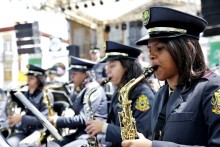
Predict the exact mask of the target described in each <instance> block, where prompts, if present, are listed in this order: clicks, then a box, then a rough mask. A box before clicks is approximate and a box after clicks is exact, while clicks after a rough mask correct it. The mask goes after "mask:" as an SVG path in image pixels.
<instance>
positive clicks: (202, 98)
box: [122, 7, 220, 147]
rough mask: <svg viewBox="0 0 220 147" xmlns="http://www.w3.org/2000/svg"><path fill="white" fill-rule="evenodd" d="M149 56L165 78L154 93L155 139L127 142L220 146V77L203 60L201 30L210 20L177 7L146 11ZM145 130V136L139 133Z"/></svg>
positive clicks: (126, 146)
mask: <svg viewBox="0 0 220 147" xmlns="http://www.w3.org/2000/svg"><path fill="white" fill-rule="evenodd" d="M143 23H144V24H145V28H146V29H147V30H148V34H147V35H146V36H144V37H143V38H142V39H140V40H139V41H138V42H137V45H147V46H148V50H149V58H150V60H151V64H152V65H153V66H157V67H158V69H157V70H156V71H155V74H156V76H157V78H158V79H159V80H166V84H165V85H164V86H163V87H161V88H160V89H159V91H158V93H157V94H156V97H155V104H154V107H153V110H152V111H153V113H152V131H153V134H154V135H153V141H151V140H148V139H146V138H144V137H143V136H142V135H140V137H139V139H137V140H126V141H124V142H123V143H122V146H123V147H167V146H169V147H183V146H184V147H186V146H209V147H210V146H215V147H217V146H220V135H219V134H220V123H219V122H220V103H219V102H220V82H219V81H220V77H219V76H217V75H216V74H215V73H213V72H212V71H210V70H209V69H208V68H207V66H206V65H205V60H204V55H203V53H202V49H201V46H200V44H199V36H200V33H202V32H203V31H204V30H205V28H206V26H207V22H206V21H205V20H204V19H202V18H200V17H197V16H193V15H190V14H187V13H184V12H181V11H178V10H174V9H171V8H166V7H150V8H149V9H147V10H146V11H144V13H143ZM141 136H142V137H141Z"/></svg>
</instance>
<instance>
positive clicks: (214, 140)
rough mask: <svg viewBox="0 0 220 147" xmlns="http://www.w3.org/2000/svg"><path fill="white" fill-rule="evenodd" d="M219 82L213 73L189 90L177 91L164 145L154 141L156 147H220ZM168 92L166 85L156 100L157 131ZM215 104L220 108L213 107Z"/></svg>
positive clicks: (154, 119)
mask: <svg viewBox="0 0 220 147" xmlns="http://www.w3.org/2000/svg"><path fill="white" fill-rule="evenodd" d="M219 81H220V78H219V77H218V76H217V75H216V74H214V73H209V74H207V75H206V76H205V77H203V78H201V79H199V80H197V81H194V82H192V83H191V85H190V87H189V88H187V89H183V88H182V87H179V88H177V89H176V90H175V91H174V92H173V94H172V95H171V97H170V98H169V100H168V103H167V108H166V124H165V127H164V134H163V136H162V141H156V140H154V141H153V144H152V147H168V146H169V147H180V146H184V145H185V146H187V145H188V146H193V145H198V146H220V135H219V134H220V113H219V114H217V112H218V110H219V109H220V107H219V106H220V103H219V102H220V97H219V94H220V92H216V91H217V90H219V89H220V82H219ZM167 91H168V85H165V86H163V87H162V88H161V89H160V90H159V91H158V93H157V95H156V97H155V105H154V107H153V117H152V129H153V130H154V128H155V125H156V123H157V118H158V116H159V113H160V112H161V109H162V105H163V102H164V99H165V97H166V93H167ZM215 95H216V96H215ZM213 100H216V101H218V104H217V103H216V105H213V104H212V103H213ZM217 107H218V108H217ZM219 112H220V110H219ZM185 146H184V147H185Z"/></svg>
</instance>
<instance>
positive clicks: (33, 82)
mask: <svg viewBox="0 0 220 147" xmlns="http://www.w3.org/2000/svg"><path fill="white" fill-rule="evenodd" d="M27 83H28V89H29V90H35V89H36V88H37V87H38V80H37V77H36V76H31V75H28V76H27Z"/></svg>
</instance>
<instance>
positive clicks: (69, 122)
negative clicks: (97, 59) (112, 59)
mask: <svg viewBox="0 0 220 147" xmlns="http://www.w3.org/2000/svg"><path fill="white" fill-rule="evenodd" d="M94 65H95V63H94V62H91V61H89V60H86V59H80V58H77V57H71V67H70V70H71V72H72V73H71V79H72V81H73V84H74V95H72V97H71V100H72V102H73V108H72V109H73V110H74V111H75V116H73V117H57V116H53V117H49V121H50V122H52V123H53V124H54V125H55V126H56V127H57V128H70V129H77V130H76V132H74V133H72V134H69V135H67V136H65V137H64V139H63V140H62V141H61V142H58V141H56V142H50V143H49V144H48V145H49V146H53V147H55V146H64V145H65V147H66V146H78V145H84V144H87V140H86V139H87V138H88V135H87V134H86V132H85V127H86V125H85V122H86V120H88V119H90V113H93V114H94V117H95V118H96V119H97V118H98V119H101V120H105V119H106V118H107V98H106V96H105V92H104V90H103V89H102V88H98V87H99V86H100V85H99V83H98V82H97V81H93V79H91V78H90V70H91V69H92V68H93V66H94ZM94 88H97V90H95V91H94V92H92V93H91V90H92V89H94ZM89 101H90V102H91V104H89Z"/></svg>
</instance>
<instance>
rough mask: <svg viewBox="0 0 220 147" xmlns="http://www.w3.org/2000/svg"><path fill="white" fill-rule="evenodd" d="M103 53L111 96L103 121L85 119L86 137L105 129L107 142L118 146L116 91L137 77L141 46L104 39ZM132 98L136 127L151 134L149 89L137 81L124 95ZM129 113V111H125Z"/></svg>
mask: <svg viewBox="0 0 220 147" xmlns="http://www.w3.org/2000/svg"><path fill="white" fill-rule="evenodd" d="M105 52H106V57H105V58H103V61H102V62H107V63H106V65H107V70H106V71H107V75H108V77H110V78H111V82H112V84H113V85H114V86H115V87H116V90H115V92H114V94H113V96H112V100H111V104H110V110H109V115H108V119H107V123H106V122H104V121H101V120H91V121H88V122H87V127H86V131H87V133H89V134H90V137H92V136H94V135H96V134H97V133H105V135H106V138H105V140H106V142H107V143H111V145H109V144H108V146H112V147H117V146H121V142H122V137H121V132H120V122H119V115H118V112H121V111H122V109H121V108H120V107H119V106H118V104H119V100H118V96H119V93H118V91H119V90H120V88H121V87H123V86H124V85H125V84H126V83H128V82H129V81H130V80H131V79H134V78H137V77H139V76H140V75H141V74H142V73H143V70H142V67H141V65H140V63H139V62H138V61H137V57H138V56H139V55H140V53H141V50H140V49H137V48H134V47H130V46H126V45H123V44H120V43H117V42H112V41H106V51H105ZM128 99H129V100H131V101H132V103H131V105H132V106H131V111H132V113H133V117H134V118H135V120H136V125H137V130H138V131H139V132H142V133H143V134H144V135H145V137H149V138H150V137H151V129H150V126H151V124H150V119H151V109H152V105H153V101H154V94H153V91H152V90H151V89H150V88H149V87H148V86H147V85H146V83H144V82H141V83H139V84H138V85H137V86H136V87H134V89H133V90H131V92H130V96H129V98H128ZM128 113H129V112H128Z"/></svg>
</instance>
